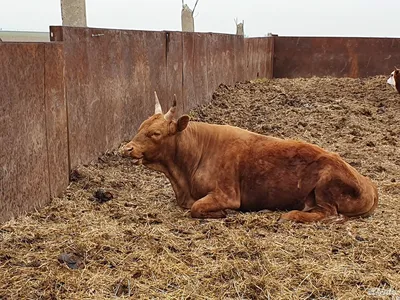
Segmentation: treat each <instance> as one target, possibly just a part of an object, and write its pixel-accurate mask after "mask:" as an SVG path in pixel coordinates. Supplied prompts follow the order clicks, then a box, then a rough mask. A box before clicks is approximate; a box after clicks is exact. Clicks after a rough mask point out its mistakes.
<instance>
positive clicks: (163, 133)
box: [121, 92, 189, 164]
mask: <svg viewBox="0 0 400 300" xmlns="http://www.w3.org/2000/svg"><path fill="white" fill-rule="evenodd" d="M154 96H155V112H154V115H152V116H151V117H150V118H148V119H147V120H145V121H144V122H143V123H142V125H140V127H139V130H138V132H137V134H136V135H135V136H134V138H133V139H132V141H130V142H129V143H128V144H126V145H125V146H123V147H122V148H121V154H122V155H123V156H126V157H131V158H133V159H134V163H135V164H151V163H157V162H159V161H160V160H161V159H162V158H163V157H165V154H166V151H168V150H169V149H170V145H173V142H174V140H173V139H174V138H175V136H176V134H177V133H179V132H181V131H183V130H184V129H185V128H186V127H187V125H188V123H189V116H187V115H183V116H181V117H180V118H178V119H176V95H174V102H173V105H172V107H171V108H170V109H169V111H168V112H167V113H166V114H165V115H164V114H163V112H162V109H161V104H160V101H159V100H158V97H157V93H156V92H154Z"/></svg>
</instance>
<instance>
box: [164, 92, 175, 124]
mask: <svg viewBox="0 0 400 300" xmlns="http://www.w3.org/2000/svg"><path fill="white" fill-rule="evenodd" d="M175 113H176V94H174V103H173V104H172V107H171V108H170V109H169V111H168V112H167V113H166V114H165V119H166V120H168V121H171V120H172V119H173V118H174V117H175Z"/></svg>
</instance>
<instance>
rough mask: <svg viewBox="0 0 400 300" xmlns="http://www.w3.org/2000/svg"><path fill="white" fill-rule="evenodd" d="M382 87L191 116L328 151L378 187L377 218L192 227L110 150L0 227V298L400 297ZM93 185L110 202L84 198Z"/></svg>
mask: <svg viewBox="0 0 400 300" xmlns="http://www.w3.org/2000/svg"><path fill="white" fill-rule="evenodd" d="M385 82H386V78H385V77H375V78H370V79H363V80H361V79H335V78H311V79H290V80H289V79H274V80H267V81H256V82H250V83H241V84H237V85H236V86H235V87H226V86H221V87H220V88H219V90H218V91H217V92H216V93H215V94H214V96H213V101H212V103H211V104H209V105H206V106H204V107H202V108H199V109H197V110H195V111H193V112H191V116H192V118H193V119H195V120H201V121H206V122H212V123H219V124H231V125H236V126H240V127H243V128H247V129H250V130H253V131H256V132H259V133H263V134H268V135H273V136H276V137H282V138H293V139H302V140H305V141H308V142H312V143H315V144H318V145H319V146H322V147H324V148H326V149H328V150H331V151H334V152H337V153H339V154H340V155H341V156H343V157H344V158H345V159H346V160H347V161H348V162H349V163H350V164H351V165H353V166H354V167H355V168H356V169H358V170H359V171H360V172H361V173H362V174H364V175H368V176H370V177H371V178H372V179H373V180H374V182H376V183H377V185H378V187H379V192H380V204H379V207H378V209H377V211H376V213H375V215H374V216H372V217H370V218H367V219H360V220H351V221H348V222H347V223H344V224H320V223H316V224H311V225H304V224H292V223H283V224H281V223H277V222H276V221H277V219H278V217H279V213H278V212H274V213H265V212H263V213H234V212H231V213H230V214H229V216H228V218H226V219H224V220H203V221H201V220H195V219H191V218H190V215H189V214H188V211H185V210H182V209H180V208H178V207H177V206H176V204H175V202H174V195H173V192H172V189H171V187H170V185H169V183H168V181H167V180H166V178H165V177H164V176H163V175H161V174H158V173H155V172H152V171H149V170H147V169H145V168H144V167H136V166H133V165H132V164H131V162H130V161H128V160H124V159H121V158H120V157H118V156H117V155H115V154H113V153H108V154H106V155H104V156H103V157H101V158H100V159H99V160H98V161H96V162H93V163H92V164H90V165H89V166H87V167H82V168H80V169H79V170H78V171H77V172H75V173H74V174H73V175H74V176H73V179H74V181H73V182H72V183H71V185H70V186H69V188H68V190H67V191H66V192H65V194H64V196H63V197H61V198H58V199H55V200H54V201H53V202H52V204H51V205H49V206H48V207H46V208H44V209H42V210H40V211H38V212H35V213H32V214H30V215H28V216H25V217H21V218H19V219H17V220H14V221H10V222H8V223H5V224H2V225H0V299H108V298H112V297H115V296H117V297H129V296H131V297H132V299H148V298H168V299H268V298H270V299H373V298H374V297H375V296H379V295H386V296H385V297H386V299H389V298H390V297H392V296H393V299H394V295H395V294H396V293H397V296H398V297H400V234H399V231H400V224H399V217H400V212H399V209H400V176H399V175H400V150H399V146H400V96H399V95H398V94H396V93H395V91H394V90H393V89H391V88H390V87H388V86H387V85H386V84H385ZM98 189H104V190H105V191H108V192H110V193H111V194H112V195H113V199H112V200H110V201H106V202H104V203H99V202H98V201H94V199H93V193H94V192H96V191H97V190H98ZM105 200H108V199H105ZM68 255H73V256H72V257H69V256H68ZM380 299H384V298H380Z"/></svg>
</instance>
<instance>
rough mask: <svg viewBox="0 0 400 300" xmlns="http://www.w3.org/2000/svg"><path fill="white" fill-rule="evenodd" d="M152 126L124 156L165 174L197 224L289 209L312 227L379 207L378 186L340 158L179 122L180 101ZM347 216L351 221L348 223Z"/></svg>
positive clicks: (152, 121) (216, 127)
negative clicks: (233, 212) (231, 215)
mask: <svg viewBox="0 0 400 300" xmlns="http://www.w3.org/2000/svg"><path fill="white" fill-rule="evenodd" d="M155 96H156V109H155V114H154V115H153V116H151V117H150V118H148V119H147V120H145V121H144V122H143V123H142V125H141V126H140V128H139V130H138V133H137V134H136V136H135V137H134V138H133V140H132V141H131V142H129V143H128V144H126V145H125V146H124V147H122V148H121V153H122V154H123V155H124V156H128V157H131V158H133V159H134V163H135V164H144V165H146V166H147V167H149V168H151V169H153V170H157V171H161V172H163V173H164V174H165V175H166V176H167V177H168V179H169V180H170V182H171V184H172V188H173V190H174V192H175V195H176V199H177V202H178V205H179V206H181V207H183V208H187V209H190V210H191V215H192V217H194V218H222V217H225V216H226V212H225V210H226V209H233V210H240V211H259V210H267V209H268V210H290V211H289V212H287V213H284V214H283V215H282V216H281V218H280V220H282V221H284V220H292V221H297V222H312V221H319V220H324V219H334V218H339V216H341V217H343V216H346V217H365V216H369V215H371V214H372V212H373V211H374V210H375V208H376V206H377V204H378V193H377V189H376V186H375V185H374V184H373V183H372V182H371V181H370V180H369V179H368V178H367V177H364V176H362V175H360V174H359V173H358V172H357V171H356V170H355V169H354V168H353V167H351V166H350V165H349V164H347V163H346V162H345V161H343V160H342V159H341V158H340V157H339V156H338V155H337V154H334V153H330V152H327V151H325V150H323V149H321V148H320V147H318V146H315V145H311V144H308V143H305V142H300V141H293V140H282V139H278V138H274V137H270V136H264V135H261V134H256V133H253V132H250V131H247V130H244V129H240V128H237V127H232V126H227V125H212V124H206V123H202V122H189V117H188V116H187V115H183V116H181V117H180V118H178V119H176V118H175V114H176V100H174V104H173V106H172V108H171V109H170V110H169V111H168V112H167V113H166V114H165V115H164V114H163V113H162V110H161V105H160V103H159V101H158V98H157V94H156V93H155ZM344 218H345V217H344Z"/></svg>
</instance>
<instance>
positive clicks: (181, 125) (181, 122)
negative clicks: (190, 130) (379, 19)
mask: <svg viewBox="0 0 400 300" xmlns="http://www.w3.org/2000/svg"><path fill="white" fill-rule="evenodd" d="M188 124H189V116H188V115H183V116H181V117H180V118H179V119H178V122H177V126H176V129H177V131H183V130H185V128H186V127H187V126H188Z"/></svg>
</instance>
